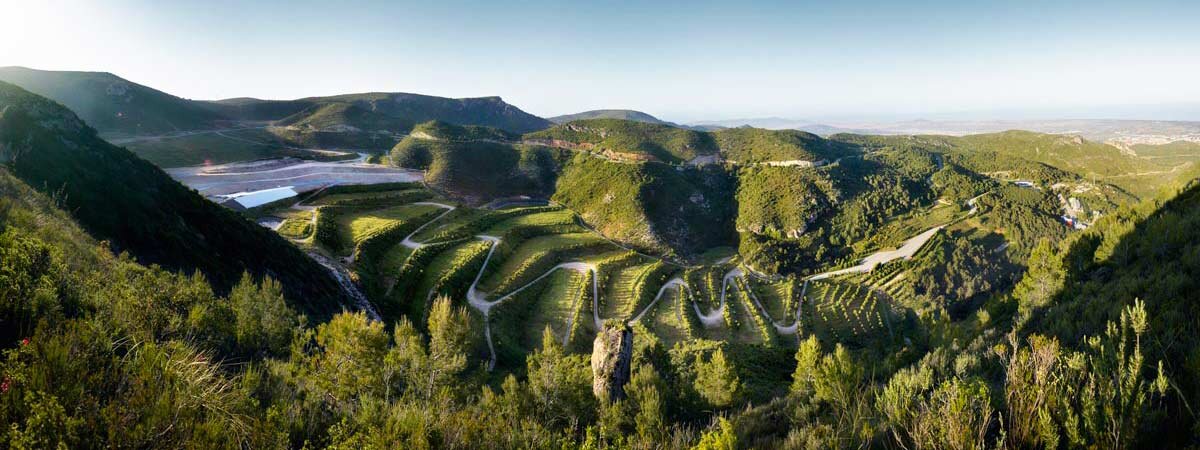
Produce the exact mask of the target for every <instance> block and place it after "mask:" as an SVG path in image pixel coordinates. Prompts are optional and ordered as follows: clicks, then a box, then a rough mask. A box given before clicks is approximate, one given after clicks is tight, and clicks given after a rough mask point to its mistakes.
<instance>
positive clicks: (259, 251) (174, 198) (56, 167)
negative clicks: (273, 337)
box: [0, 83, 344, 315]
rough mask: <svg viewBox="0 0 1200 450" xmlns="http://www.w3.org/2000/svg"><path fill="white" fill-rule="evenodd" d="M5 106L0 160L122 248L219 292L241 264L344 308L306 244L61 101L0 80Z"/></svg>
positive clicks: (321, 311) (312, 299)
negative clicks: (141, 154) (189, 183)
mask: <svg viewBox="0 0 1200 450" xmlns="http://www.w3.org/2000/svg"><path fill="white" fill-rule="evenodd" d="M0 111H2V113H0V162H2V163H3V164H4V165H5V167H7V168H8V170H10V171H11V173H12V174H13V175H15V176H16V177H18V178H20V179H21V180H23V181H25V182H26V183H27V184H29V185H30V186H33V187H35V188H37V189H38V190H40V191H42V192H44V193H46V194H47V195H50V196H53V197H54V198H55V199H56V200H57V201H58V202H59V203H60V204H61V205H62V206H63V208H65V209H66V210H68V211H70V212H71V214H72V215H74V216H75V217H76V218H77V219H78V221H79V223H80V224H82V225H83V226H84V227H85V228H86V229H87V230H88V232H90V233H92V235H94V236H96V237H97V238H98V239H103V240H106V241H108V242H109V243H110V244H111V245H112V246H113V247H114V249H116V250H117V251H118V252H128V253H129V254H130V255H132V256H133V257H135V258H137V259H138V260H139V261H141V262H143V263H145V264H159V265H161V266H163V267H166V268H169V269H172V270H182V271H184V272H189V273H190V272H192V271H198V272H200V273H203V274H204V275H205V277H207V279H208V281H210V282H212V283H213V288H214V289H215V290H216V291H217V292H220V293H225V292H228V291H229V289H231V288H232V287H233V285H234V284H235V283H237V282H238V280H239V279H240V278H241V276H242V273H243V272H250V273H252V274H254V275H255V276H256V277H262V276H270V277H273V278H276V279H278V280H280V282H281V283H282V284H283V287H284V290H285V292H286V293H287V295H288V298H289V300H290V301H291V302H293V303H292V304H293V305H294V307H296V308H297V309H300V310H303V311H306V312H308V313H310V314H316V315H328V314H332V313H333V312H335V311H339V310H341V308H342V305H343V299H344V294H343V293H342V290H341V288H340V287H339V286H338V284H337V283H336V282H335V281H334V280H333V278H332V277H331V276H330V275H329V273H328V272H327V271H326V270H325V269H324V268H323V267H321V266H320V265H318V264H317V263H315V262H313V261H312V260H310V259H309V258H308V257H307V256H305V255H304V253H303V252H301V251H299V250H298V249H296V248H295V247H294V246H292V245H291V244H289V243H288V242H287V241H285V240H283V239H282V238H280V237H278V236H277V235H275V234H274V233H272V232H271V231H270V230H267V229H264V228H262V227H260V226H258V225H257V224H255V223H253V222H250V221H248V220H246V219H244V218H243V217H241V216H239V215H238V214H237V213H234V212H233V211H230V210H228V209H226V208H223V207H221V206H218V205H216V204H214V203H212V202H209V201H208V200H206V199H204V198H203V197H201V196H200V195H198V194H196V193H195V192H194V191H191V190H189V189H188V188H186V187H184V186H183V185H181V184H179V183H178V182H176V181H175V180H173V179H171V178H170V177H169V176H167V174H166V173H164V172H163V171H162V170H161V169H159V168H157V167H154V166H153V165H151V164H150V163H148V162H146V161H144V160H142V159H139V158H138V157H137V156H134V154H133V153H130V152H129V151H127V150H125V149H123V148H120V147H116V146H113V145H112V144H109V143H107V142H105V141H104V140H102V139H100V138H99V137H97V135H96V131H95V130H94V129H92V128H91V127H89V126H87V125H86V124H84V123H83V122H82V121H80V120H79V119H78V118H77V117H76V116H75V114H73V113H72V112H71V111H69V110H67V109H66V108H64V107H63V106H61V105H59V104H57V103H54V102H52V101H49V100H46V99H44V98H41V97H38V96H36V95H33V94H30V93H29V92H26V91H24V90H22V89H21V88H18V87H16V86H13V85H10V84H6V83H0Z"/></svg>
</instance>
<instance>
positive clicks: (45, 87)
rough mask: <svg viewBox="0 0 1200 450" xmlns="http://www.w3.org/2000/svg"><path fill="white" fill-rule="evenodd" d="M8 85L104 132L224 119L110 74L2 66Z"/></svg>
mask: <svg viewBox="0 0 1200 450" xmlns="http://www.w3.org/2000/svg"><path fill="white" fill-rule="evenodd" d="M0 81H6V82H9V83H12V84H15V85H17V86H21V87H22V88H25V89H26V90H28V91H30V92H33V93H35V94H38V95H41V96H44V97H47V98H50V99H53V100H55V101H57V102H59V103H62V104H63V105H66V107H68V108H70V109H71V110H72V111H74V112H75V113H76V114H78V115H79V117H80V118H82V119H83V120H84V121H86V122H87V123H88V124H90V125H91V126H93V127H95V128H96V129H98V130H100V131H104V132H121V133H163V132H169V131H177V130H195V129H204V128H212V127H213V126H215V124H216V122H218V121H220V120H222V119H224V118H225V117H224V116H222V115H221V114H218V113H216V112H213V111H212V110H210V109H207V108H204V107H203V106H202V105H201V104H199V103H198V102H195V101H192V100H188V99H184V98H179V97H176V96H173V95H170V94H167V93H165V92H161V91H157V90H154V89H151V88H149V87H146V86H142V85H140V84H137V83H133V82H130V81H128V80H125V79H123V78H121V77H118V76H116V75H113V74H111V73H106V72H59V71H48V70H34V69H28V68H25V67H0Z"/></svg>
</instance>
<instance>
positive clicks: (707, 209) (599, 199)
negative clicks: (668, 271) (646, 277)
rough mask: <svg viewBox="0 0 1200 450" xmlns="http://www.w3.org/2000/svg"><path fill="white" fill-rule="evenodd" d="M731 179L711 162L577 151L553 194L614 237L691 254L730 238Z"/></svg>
mask: <svg viewBox="0 0 1200 450" xmlns="http://www.w3.org/2000/svg"><path fill="white" fill-rule="evenodd" d="M733 183H734V180H733V179H732V177H730V176H729V175H728V174H727V173H726V172H725V171H724V170H723V169H720V168H715V167H714V168H704V169H698V168H688V169H679V170H677V169H676V168H673V167H671V166H667V165H665V164H653V163H650V164H622V163H614V162H608V161H605V160H602V159H598V158H593V157H590V156H587V155H583V154H579V155H576V156H575V157H574V158H573V159H572V160H571V161H570V163H569V164H567V165H566V166H565V168H564V169H563V173H562V175H560V176H559V178H558V184H557V186H556V187H555V191H554V197H553V200H555V201H557V202H559V203H562V204H563V205H565V206H567V207H568V208H571V209H572V210H574V211H576V212H578V213H579V214H580V216H581V217H583V219H584V220H585V221H587V222H588V223H589V224H591V225H592V226H594V227H595V228H596V229H597V230H599V231H600V232H601V233H604V235H606V236H609V237H611V238H613V239H616V240H619V241H622V242H627V243H630V244H632V245H634V246H637V247H640V248H643V249H648V250H650V251H653V252H659V253H668V254H678V255H680V256H684V257H693V256H696V255H698V254H700V253H701V252H703V251H705V250H708V249H709V248H712V247H717V246H727V245H732V244H733V242H734V233H733V223H732V221H733V214H734V211H733V203H732V201H731V200H732V199H731V198H730V193H731V192H732V191H733Z"/></svg>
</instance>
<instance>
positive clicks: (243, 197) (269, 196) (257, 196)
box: [221, 186, 299, 211]
mask: <svg viewBox="0 0 1200 450" xmlns="http://www.w3.org/2000/svg"><path fill="white" fill-rule="evenodd" d="M297 195H299V194H297V193H296V190H295V189H293V188H292V186H284V187H280V188H274V189H264V190H261V191H253V192H238V193H236V194H229V195H226V196H225V198H226V200H225V201H223V202H221V204H222V205H224V206H225V207H227V208H230V209H234V210H238V211H242V210H247V209H250V208H254V207H258V206H262V205H265V204H267V203H271V202H275V201H279V200H283V199H285V198H292V197H295V196H297Z"/></svg>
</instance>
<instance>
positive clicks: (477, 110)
mask: <svg viewBox="0 0 1200 450" xmlns="http://www.w3.org/2000/svg"><path fill="white" fill-rule="evenodd" d="M297 101H300V102H309V103H318V104H320V103H330V102H342V103H349V104H353V105H355V106H358V107H359V108H362V109H365V110H367V111H371V112H375V113H378V114H383V115H386V116H389V117H393V118H396V119H403V120H407V121H410V122H412V123H420V122H428V121H430V120H439V121H442V122H447V123H452V124H455V125H480V126H487V127H494V128H500V129H502V130H507V131H510V132H513V133H527V132H531V131H537V130H541V129H544V128H547V127H549V126H550V125H552V124H551V123H550V121H548V120H546V119H543V118H541V117H537V116H534V115H532V114H529V113H527V112H525V111H522V110H521V109H520V108H517V107H516V106H513V105H510V104H508V103H505V102H504V100H502V99H501V98H500V97H479V98H457V99H455V98H445V97H435V96H431V95H420V94H408V93H403V92H395V93H390V92H372V93H365V94H346V95H335V96H330V97H310V98H303V99H300V100H297Z"/></svg>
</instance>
